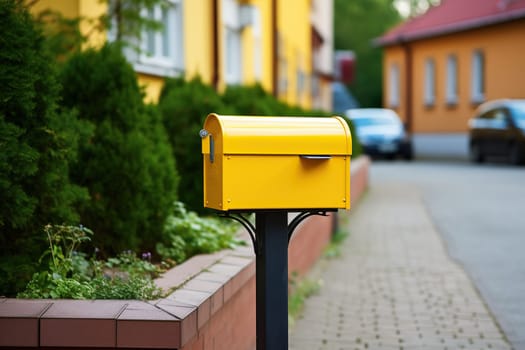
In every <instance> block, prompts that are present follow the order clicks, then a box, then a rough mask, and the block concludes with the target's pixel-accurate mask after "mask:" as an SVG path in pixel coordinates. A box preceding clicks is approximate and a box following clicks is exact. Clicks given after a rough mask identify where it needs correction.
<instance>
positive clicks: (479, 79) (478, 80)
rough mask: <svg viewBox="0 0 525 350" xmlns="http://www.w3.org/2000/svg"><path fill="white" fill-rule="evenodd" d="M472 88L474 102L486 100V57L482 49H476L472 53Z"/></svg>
mask: <svg viewBox="0 0 525 350" xmlns="http://www.w3.org/2000/svg"><path fill="white" fill-rule="evenodd" d="M471 89H472V91H471V93H472V95H471V98H472V102H473V103H481V102H483V101H484V100H485V57H484V54H483V51H481V50H476V51H474V53H473V54H472V80H471Z"/></svg>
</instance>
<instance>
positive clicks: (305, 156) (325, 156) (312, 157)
mask: <svg viewBox="0 0 525 350" xmlns="http://www.w3.org/2000/svg"><path fill="white" fill-rule="evenodd" d="M299 157H301V158H303V159H318V160H324V159H330V158H332V156H328V155H320V154H318V155H304V154H303V155H300V156H299Z"/></svg>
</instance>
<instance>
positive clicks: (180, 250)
mask: <svg viewBox="0 0 525 350" xmlns="http://www.w3.org/2000/svg"><path fill="white" fill-rule="evenodd" d="M238 229H239V226H238V225H237V224H236V223H234V222H226V221H224V220H219V219H217V218H212V217H199V216H198V215H197V214H196V213H194V212H191V211H190V212H188V211H186V208H185V207H184V204H182V203H181V202H176V203H174V209H173V214H172V215H171V216H169V217H168V219H167V220H166V225H165V227H164V237H165V238H164V242H163V243H158V244H157V252H158V253H159V254H160V255H161V256H162V257H163V258H164V259H169V260H173V261H175V262H177V263H180V262H182V261H184V260H186V259H188V258H190V257H191V256H193V255H197V254H203V253H211V252H215V251H218V250H221V249H226V248H233V247H234V246H236V245H238V244H242V243H241V241H240V240H238V239H236V233H237V231H238Z"/></svg>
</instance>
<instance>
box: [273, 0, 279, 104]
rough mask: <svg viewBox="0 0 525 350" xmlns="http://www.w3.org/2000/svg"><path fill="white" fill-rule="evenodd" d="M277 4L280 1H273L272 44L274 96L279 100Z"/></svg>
mask: <svg viewBox="0 0 525 350" xmlns="http://www.w3.org/2000/svg"><path fill="white" fill-rule="evenodd" d="M277 3H278V0H272V43H273V52H272V79H273V95H274V96H275V97H276V98H277V97H279V75H278V68H279V67H278V64H279V56H278V55H279V52H278V50H279V43H278V42H277V41H278V35H277V33H278V31H277V15H278V11H277Z"/></svg>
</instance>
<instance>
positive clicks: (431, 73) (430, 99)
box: [424, 58, 436, 106]
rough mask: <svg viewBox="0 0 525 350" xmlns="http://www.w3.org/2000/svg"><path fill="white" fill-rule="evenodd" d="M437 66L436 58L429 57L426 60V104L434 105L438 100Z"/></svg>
mask: <svg viewBox="0 0 525 350" xmlns="http://www.w3.org/2000/svg"><path fill="white" fill-rule="evenodd" d="M435 86H436V66H435V64H434V60H433V59H431V58H429V59H427V60H426V61H425V86H424V94H425V95H424V99H425V106H433V105H434V102H435V100H436V87H435Z"/></svg>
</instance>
